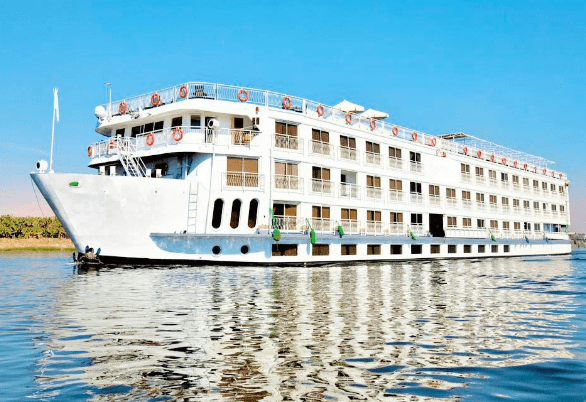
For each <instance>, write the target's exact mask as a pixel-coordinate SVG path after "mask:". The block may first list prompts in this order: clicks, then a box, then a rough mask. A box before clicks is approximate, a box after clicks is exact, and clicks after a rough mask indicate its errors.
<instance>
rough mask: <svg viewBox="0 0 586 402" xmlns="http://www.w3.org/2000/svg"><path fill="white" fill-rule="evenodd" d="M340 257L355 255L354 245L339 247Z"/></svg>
mask: <svg viewBox="0 0 586 402" xmlns="http://www.w3.org/2000/svg"><path fill="white" fill-rule="evenodd" d="M340 254H341V255H356V244H342V246H341V247H340Z"/></svg>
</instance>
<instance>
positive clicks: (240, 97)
mask: <svg viewBox="0 0 586 402" xmlns="http://www.w3.org/2000/svg"><path fill="white" fill-rule="evenodd" d="M243 95H244V96H243ZM238 100H239V101H240V102H246V101H247V100H248V91H247V90H246V89H244V88H240V90H239V91H238ZM287 109H288V108H287Z"/></svg>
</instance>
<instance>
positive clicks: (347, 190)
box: [340, 183, 360, 199]
mask: <svg viewBox="0 0 586 402" xmlns="http://www.w3.org/2000/svg"><path fill="white" fill-rule="evenodd" d="M340 197H341V198H356V199H359V198H360V186H358V185H356V184H354V183H340Z"/></svg>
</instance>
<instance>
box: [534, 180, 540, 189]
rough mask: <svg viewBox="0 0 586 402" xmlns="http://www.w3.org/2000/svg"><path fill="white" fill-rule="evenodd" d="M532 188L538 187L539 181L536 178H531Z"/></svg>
mask: <svg viewBox="0 0 586 402" xmlns="http://www.w3.org/2000/svg"><path fill="white" fill-rule="evenodd" d="M533 188H534V189H538V188H539V181H538V180H533Z"/></svg>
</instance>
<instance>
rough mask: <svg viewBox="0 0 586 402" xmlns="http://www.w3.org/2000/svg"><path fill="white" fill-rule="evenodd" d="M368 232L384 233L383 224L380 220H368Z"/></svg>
mask: <svg viewBox="0 0 586 402" xmlns="http://www.w3.org/2000/svg"><path fill="white" fill-rule="evenodd" d="M366 233H367V234H375V235H378V234H383V224H382V222H380V221H366Z"/></svg>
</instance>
